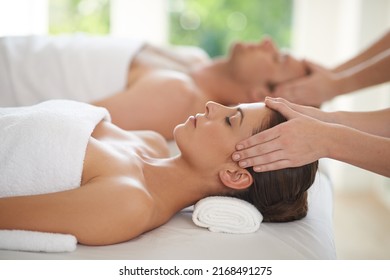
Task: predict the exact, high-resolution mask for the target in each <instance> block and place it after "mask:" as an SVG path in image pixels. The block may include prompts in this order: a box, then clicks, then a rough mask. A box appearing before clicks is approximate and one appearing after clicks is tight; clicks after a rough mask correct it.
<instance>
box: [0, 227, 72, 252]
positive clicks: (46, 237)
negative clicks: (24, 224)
mask: <svg viewBox="0 0 390 280" xmlns="http://www.w3.org/2000/svg"><path fill="white" fill-rule="evenodd" d="M76 245H77V239H76V237H74V236H73V235H70V234H60V233H48V232H36V231H25V230H0V248H1V249H4V250H15V251H32V252H48V253H58V252H72V251H74V250H75V249H76Z"/></svg>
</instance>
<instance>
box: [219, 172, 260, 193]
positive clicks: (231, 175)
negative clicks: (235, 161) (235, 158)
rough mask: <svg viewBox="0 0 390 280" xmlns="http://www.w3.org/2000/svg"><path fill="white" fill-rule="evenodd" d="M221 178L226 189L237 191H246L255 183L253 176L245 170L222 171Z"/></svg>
mask: <svg viewBox="0 0 390 280" xmlns="http://www.w3.org/2000/svg"><path fill="white" fill-rule="evenodd" d="M219 178H220V180H221V181H222V183H223V184H224V185H225V186H226V187H229V188H232V189H236V190H242V189H246V188H248V187H249V186H250V185H252V183H253V178H252V175H251V174H250V173H249V172H248V170H246V169H243V168H237V169H224V170H221V171H220V172H219Z"/></svg>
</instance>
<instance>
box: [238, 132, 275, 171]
mask: <svg viewBox="0 0 390 280" xmlns="http://www.w3.org/2000/svg"><path fill="white" fill-rule="evenodd" d="M255 136H257V135H255ZM253 137H254V136H253ZM279 147H280V144H279V141H277V139H273V140H270V141H268V142H264V143H261V144H257V145H254V146H252V147H249V148H246V149H244V150H240V151H236V152H234V153H233V156H232V158H233V160H234V161H239V165H240V166H241V167H249V166H254V165H258V164H263V163H265V162H270V161H275V160H277V159H278V158H276V157H275V156H276V155H275V152H276V151H278V150H279V149H280V148H279ZM272 153H273V154H272ZM270 155H272V157H271V156H270Z"/></svg>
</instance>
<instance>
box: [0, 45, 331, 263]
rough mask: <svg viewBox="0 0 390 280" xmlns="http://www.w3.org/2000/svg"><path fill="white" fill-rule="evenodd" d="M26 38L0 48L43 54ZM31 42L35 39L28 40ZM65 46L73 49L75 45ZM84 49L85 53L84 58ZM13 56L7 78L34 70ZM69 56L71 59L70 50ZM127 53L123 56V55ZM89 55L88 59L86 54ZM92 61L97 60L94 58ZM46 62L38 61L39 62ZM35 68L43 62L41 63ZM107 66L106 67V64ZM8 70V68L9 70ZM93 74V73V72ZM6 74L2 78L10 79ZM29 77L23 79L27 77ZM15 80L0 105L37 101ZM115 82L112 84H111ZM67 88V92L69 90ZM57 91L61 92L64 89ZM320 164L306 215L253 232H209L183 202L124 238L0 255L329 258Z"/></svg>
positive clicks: (327, 198)
mask: <svg viewBox="0 0 390 280" xmlns="http://www.w3.org/2000/svg"><path fill="white" fill-rule="evenodd" d="M31 40H33V41H31ZM28 42H29V45H20V44H21V41H20V39H18V40H16V41H15V42H14V41H7V42H6V44H4V45H3V47H2V48H3V50H6V51H7V52H8V53H12V51H13V50H15V49H16V47H19V48H22V47H23V52H20V53H22V54H25V55H26V56H29V57H30V59H29V60H28V61H32V60H33V59H36V60H39V59H40V58H42V57H39V56H36V55H32V54H29V53H26V50H25V46H33V47H34V50H36V51H37V52H38V53H39V54H40V55H43V53H42V52H40V50H43V47H42V44H43V43H42V42H41V40H37V41H36V40H35V39H29V40H28ZM31 42H35V43H34V44H33V43H31ZM72 42H73V41H72ZM81 42H82V43H83V44H84V41H83V40H81ZM12 43H13V44H16V46H13V45H10V44H12ZM56 44H58V42H56ZM65 44H69V41H68V39H65ZM72 44H73V43H72ZM55 46H56V45H55V44H53V45H51V47H50V48H54V47H55ZM61 46H62V45H61ZM0 49H1V48H0ZM57 49H59V47H57V48H54V49H53V53H58V52H57V51H56V50H57ZM70 49H71V50H75V47H72V48H70ZM135 49H136V48H135ZM95 50H96V52H97V53H99V54H101V51H102V50H101V48H99V49H95ZM4 53H5V52H3V54H4ZM117 53H119V52H117ZM66 54H67V53H64V54H63V56H64V59H61V60H59V61H61V62H64V64H63V65H62V66H60V67H64V68H66V63H70V59H69V58H68V57H67V56H66ZM77 54H78V58H79V59H78V60H77V62H78V63H82V65H81V66H83V65H87V62H86V61H89V60H88V59H89V58H90V56H92V55H93V52H92V54H91V52H79V51H78V52H77ZM87 55H89V56H88V59H87ZM123 56H124V57H126V56H129V55H128V54H123ZM15 57H16V58H15V60H16V62H14V63H12V64H9V65H8V66H9V67H10V69H14V70H15V71H16V70H17V69H19V70H18V71H22V72H21V75H16V74H15V75H14V76H12V77H11V78H12V79H23V77H24V78H26V77H30V75H34V73H35V74H36V73H38V72H37V71H35V72H34V71H33V70H31V71H29V70H28V68H26V67H24V64H18V63H17V62H18V61H19V62H20V61H23V59H22V58H20V57H19V56H16V55H15ZM69 57H71V58H73V59H75V58H74V56H69ZM5 58H7V59H9V57H6V56H3V57H1V56H0V61H1V59H5ZM65 58H66V59H65ZM99 58H100V59H103V58H104V57H102V56H101V55H99ZM123 59H124V58H123V57H121V58H120V59H119V58H118V61H123ZM127 59H129V58H128V57H127ZM90 60H91V61H93V59H92V58H91V59H90ZM7 61H8V60H7ZM53 61H54V60H48V61H47V62H46V64H48V63H49V62H53ZM109 61H110V62H112V61H113V59H112V58H111V59H110V60H109ZM65 62H66V63H65ZM88 63H89V62H88ZM90 63H92V62H90ZM95 63H97V62H96V61H95ZM46 64H44V66H45V65H46ZM122 64H123V63H122ZM122 64H121V65H120V67H122V68H123V69H125V70H126V68H125V66H126V65H127V64H124V65H122ZM88 65H89V64H88ZM22 66H23V67H22ZM30 66H31V67H30V68H31V69H35V68H34V67H33V66H34V64H31V65H30ZM49 66H50V65H46V66H45V67H47V69H51V68H50V67H49ZM73 66H74V65H73ZM73 66H72V67H70V66H69V71H65V72H64V73H68V72H69V77H68V78H69V79H70V78H72V77H73V78H74V79H75V80H74V81H73V80H70V81H73V82H74V83H76V82H77V79H78V77H79V76H77V75H78V74H77V73H75V72H74V70H79V71H81V70H80V69H82V67H81V66H80V67H73ZM41 68H43V66H42V67H41ZM95 68H96V67H95ZM45 69H46V68H45ZM107 69H110V68H109V67H108V66H107ZM3 70H4V69H3ZM41 70H43V69H41ZM70 70H72V71H70ZM1 71H2V70H1V69H0V73H1ZM48 71H49V70H48ZM110 71H114V70H110ZM123 71H124V70H123ZM49 72H50V71H49ZM49 72H48V73H49ZM7 73H8V72H7ZM9 73H14V72H12V71H10V72H9ZM39 73H41V72H39ZM88 73H89V72H88ZM88 73H87V74H88ZM89 74H90V73H89ZM72 75H73V76H72ZM96 75H97V74H96ZM96 75H95V76H94V77H95V78H96ZM0 76H1V75H0ZM40 77H41V78H42V79H44V78H45V77H46V75H42V74H41V75H35V76H34V77H33V78H34V80H36V85H34V86H36V87H37V92H39V93H40V92H42V90H43V88H40V87H42V86H43V85H44V84H43V83H39V78H40ZM80 77H84V78H85V79H87V78H88V77H87V76H85V75H84V76H80ZM11 78H10V79H9V80H8V81H12V79H11ZM30 78H31V77H30ZM30 78H29V79H28V80H31V79H30ZM93 80H96V79H93ZM97 80H99V79H97ZM45 81H47V80H45ZM64 81H67V80H64ZM73 82H72V83H73ZM121 82H123V81H119V82H117V83H119V84H120V83H121ZM72 83H71V84H72ZM15 84H18V85H19V89H18V90H19V91H18V94H19V95H16V93H15V95H14V94H13V95H11V96H10V99H9V100H7V99H6V98H4V99H3V98H0V99H1V100H0V101H3V103H4V104H2V105H3V106H16V105H29V103H34V102H38V101H40V97H39V96H37V97H34V98H37V100H35V99H30V97H25V98H23V94H24V92H25V91H24V88H23V87H22V85H21V84H20V83H19V82H16V81H15ZM53 85H54V84H53ZM3 86H5V89H4V90H7V91H8V90H9V88H7V84H3ZM98 86H99V84H98ZM116 86H119V85H117V84H116V85H115V86H113V88H115V87H116ZM33 88H34V87H33ZM65 88H66V87H65ZM28 89H29V90H30V89H31V88H30V87H29V88H28ZM50 89H51V87H47V90H48V91H50ZM109 90H113V89H109ZM78 91H80V92H85V89H83V88H82V87H80V88H78ZM56 92H57V91H56ZM70 92H71V93H73V91H70ZM92 92H93V91H92ZM61 94H63V95H66V93H61ZM16 96H17V97H18V100H13V98H16ZM49 97H50V96H49ZM56 97H57V96H52V97H51V98H56ZM60 97H63V96H60ZM69 98H71V97H69ZM46 99H47V98H46ZM15 101H18V102H22V101H24V103H14V102H15ZM81 101H83V100H81ZM320 170H321V171H320V172H319V173H318V176H317V178H316V181H315V183H314V185H313V186H312V187H311V188H310V190H309V212H308V215H307V217H305V218H304V219H302V220H300V221H295V222H290V223H280V224H279V223H262V224H261V226H260V229H259V231H257V232H256V233H253V234H223V233H212V232H209V231H208V230H207V229H204V228H199V227H197V226H196V225H195V224H194V223H193V222H192V219H191V208H187V209H185V210H183V211H181V212H180V213H178V214H177V215H176V216H174V217H173V218H172V219H171V220H170V221H169V222H168V223H167V224H165V225H163V226H161V227H159V228H158V229H156V230H153V231H151V232H148V233H145V234H143V235H141V236H140V237H138V238H136V239H134V240H131V241H128V242H125V243H121V244H117V245H112V246H101V247H88V246H82V245H78V246H77V249H76V250H75V251H74V252H71V253H32V252H20V251H5V250H0V259H10V260H12V259H168V260H172V259H183V260H186V259H335V258H336V252H335V245H334V236H333V226H332V218H333V217H332V211H333V196H332V184H331V182H330V180H329V177H328V176H327V175H326V173H325V172H324V169H323V168H321V164H320ZM0 215H1V213H0Z"/></svg>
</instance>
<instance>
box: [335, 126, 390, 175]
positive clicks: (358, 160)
mask: <svg viewBox="0 0 390 280" xmlns="http://www.w3.org/2000/svg"><path fill="white" fill-rule="evenodd" d="M332 126H333V127H332V133H331V134H330V135H328V139H327V143H328V155H327V157H329V158H332V159H335V160H339V161H343V162H346V163H349V164H352V165H354V166H357V167H360V168H363V169H366V170H369V171H372V172H375V173H378V174H381V175H383V176H387V177H390V164H389V162H390V139H389V138H385V137H379V136H375V135H370V134H367V133H364V132H362V131H359V130H356V129H353V128H348V127H345V126H341V125H332Z"/></svg>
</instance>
